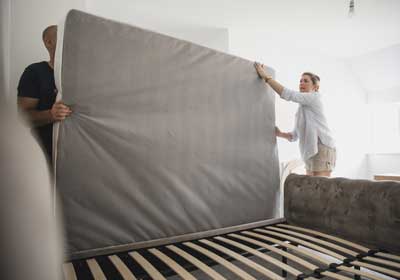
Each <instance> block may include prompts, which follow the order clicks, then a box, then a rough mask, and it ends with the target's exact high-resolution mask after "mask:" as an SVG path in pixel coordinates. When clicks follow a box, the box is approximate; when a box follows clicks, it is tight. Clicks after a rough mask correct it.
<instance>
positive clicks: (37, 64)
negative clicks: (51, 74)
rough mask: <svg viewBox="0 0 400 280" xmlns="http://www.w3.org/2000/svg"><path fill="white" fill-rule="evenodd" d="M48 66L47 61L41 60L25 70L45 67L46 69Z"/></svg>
mask: <svg viewBox="0 0 400 280" xmlns="http://www.w3.org/2000/svg"><path fill="white" fill-rule="evenodd" d="M46 67H48V64H47V61H40V62H35V63H32V64H30V65H28V66H27V67H26V68H25V70H28V71H42V70H43V69H46Z"/></svg>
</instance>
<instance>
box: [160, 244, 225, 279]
mask: <svg viewBox="0 0 400 280" xmlns="http://www.w3.org/2000/svg"><path fill="white" fill-rule="evenodd" d="M167 248H168V249H170V250H171V251H173V252H175V253H176V254H178V255H179V256H181V257H182V258H184V259H185V260H187V261H188V262H190V263H192V264H193V265H195V266H196V267H197V268H199V269H200V270H202V271H203V272H204V273H206V274H207V275H208V276H210V277H211V278H212V279H215V280H226V279H225V278H224V277H223V276H222V275H221V274H219V273H218V272H216V271H215V270H214V269H212V268H210V267H209V266H208V265H206V264H205V263H203V262H202V261H200V260H199V259H197V258H195V257H193V256H192V255H190V254H188V253H186V252H185V251H183V250H182V249H180V248H178V247H176V246H174V245H168V246H167Z"/></svg>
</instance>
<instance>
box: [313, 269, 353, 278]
mask: <svg viewBox="0 0 400 280" xmlns="http://www.w3.org/2000/svg"><path fill="white" fill-rule="evenodd" d="M321 274H322V275H324V276H328V277H331V278H334V279H338V280H353V278H350V277H347V276H343V275H340V274H337V273H334V272H330V271H325V272H323V273H321ZM307 279H308V278H307Z"/></svg>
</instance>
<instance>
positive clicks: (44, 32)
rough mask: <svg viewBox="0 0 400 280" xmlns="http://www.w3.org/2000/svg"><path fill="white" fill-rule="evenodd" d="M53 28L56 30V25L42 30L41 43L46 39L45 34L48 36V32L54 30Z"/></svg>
mask: <svg viewBox="0 0 400 280" xmlns="http://www.w3.org/2000/svg"><path fill="white" fill-rule="evenodd" d="M54 28H56V29H57V25H50V26H47V27H46V28H45V29H44V30H43V32H42V40H43V41H44V39H45V38H46V36H47V34H49V32H50V31H51V30H52V29H54Z"/></svg>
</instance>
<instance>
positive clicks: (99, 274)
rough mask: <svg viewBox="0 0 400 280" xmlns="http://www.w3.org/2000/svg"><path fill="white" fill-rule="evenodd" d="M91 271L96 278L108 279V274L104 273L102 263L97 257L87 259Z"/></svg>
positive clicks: (96, 279)
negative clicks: (98, 261) (99, 262)
mask: <svg viewBox="0 0 400 280" xmlns="http://www.w3.org/2000/svg"><path fill="white" fill-rule="evenodd" d="M86 262H87V264H88V266H89V269H90V272H91V273H92V276H93V278H94V279H95V280H106V279H107V278H106V276H105V275H104V273H103V271H102V270H101V268H100V265H99V264H98V263H97V261H96V260H95V259H88V260H86Z"/></svg>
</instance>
